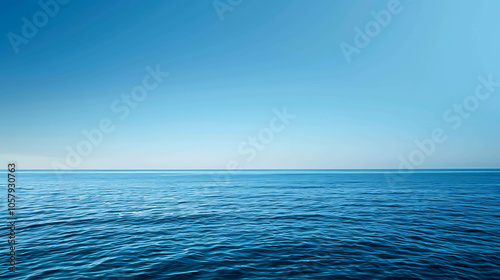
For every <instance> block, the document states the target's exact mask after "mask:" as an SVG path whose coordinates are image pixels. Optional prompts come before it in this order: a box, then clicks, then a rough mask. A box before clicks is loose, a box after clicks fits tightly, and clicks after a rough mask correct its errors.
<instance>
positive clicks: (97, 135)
mask: <svg viewBox="0 0 500 280" xmlns="http://www.w3.org/2000/svg"><path fill="white" fill-rule="evenodd" d="M145 70H146V72H147V73H148V74H146V75H145V76H144V77H143V78H142V83H141V84H140V85H137V86H135V87H133V88H132V90H131V91H130V94H122V95H121V96H120V98H117V99H115V100H113V102H112V103H111V104H110V109H111V112H112V113H114V114H116V117H117V118H118V119H119V120H121V121H123V120H125V119H126V118H127V117H128V116H129V115H130V112H131V111H132V109H135V108H137V107H138V106H139V104H140V103H141V102H143V101H144V100H145V99H146V98H147V96H148V93H149V92H150V91H153V90H155V89H156V88H157V87H158V86H159V85H160V84H161V83H162V82H163V80H164V79H165V78H166V77H168V75H170V74H169V73H168V72H162V71H161V70H160V65H156V69H153V68H151V67H150V66H147V67H146V68H145ZM115 123H116V122H114V121H113V120H112V118H102V119H101V121H100V122H99V124H98V126H97V127H96V128H93V129H91V130H86V129H84V130H82V136H83V137H82V138H83V139H82V140H80V141H79V142H78V143H76V145H74V146H69V145H68V146H66V156H65V158H64V159H65V161H64V163H61V162H59V161H54V162H53V163H52V169H53V170H54V171H56V172H61V171H64V170H69V169H71V168H76V167H78V166H79V165H80V164H81V163H82V161H83V160H84V159H85V158H86V157H88V156H89V155H90V154H91V153H92V152H93V151H94V149H95V148H96V147H98V146H99V145H101V143H102V142H103V141H104V138H105V136H106V135H107V134H110V133H112V132H113V131H115V129H116V125H115Z"/></svg>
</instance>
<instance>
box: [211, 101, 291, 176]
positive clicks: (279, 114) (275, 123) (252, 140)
mask: <svg viewBox="0 0 500 280" xmlns="http://www.w3.org/2000/svg"><path fill="white" fill-rule="evenodd" d="M273 114H274V116H273V117H272V118H271V119H270V120H269V124H268V126H267V127H264V128H262V129H260V130H259V132H257V134H254V135H250V136H248V137H247V139H245V140H243V141H241V143H240V144H239V145H238V148H237V149H236V150H237V152H238V156H239V157H242V159H239V160H238V159H232V160H229V161H228V162H227V163H226V168H225V170H224V171H220V172H215V173H214V174H213V176H214V177H216V178H215V180H216V181H217V182H218V183H225V184H227V183H229V182H230V181H231V180H230V176H231V174H236V173H238V172H239V171H238V170H240V169H241V167H242V165H243V164H244V163H250V162H252V161H254V160H255V159H256V158H257V155H258V153H259V152H261V151H263V150H264V149H266V147H267V145H269V144H270V143H271V142H273V141H274V138H275V136H276V135H277V134H278V133H282V132H283V131H284V130H285V129H286V127H287V126H288V125H290V123H291V121H292V120H293V119H295V118H296V117H297V116H296V115H293V114H290V113H288V111H287V108H286V107H283V109H281V110H278V109H273Z"/></svg>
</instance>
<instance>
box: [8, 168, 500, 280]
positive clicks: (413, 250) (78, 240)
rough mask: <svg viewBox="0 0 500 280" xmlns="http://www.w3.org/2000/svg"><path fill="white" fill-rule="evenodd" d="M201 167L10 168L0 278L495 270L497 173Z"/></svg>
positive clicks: (417, 274)
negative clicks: (223, 174) (14, 198)
mask: <svg viewBox="0 0 500 280" xmlns="http://www.w3.org/2000/svg"><path fill="white" fill-rule="evenodd" d="M215 178H216V177H214V175H213V174H212V172H210V171H198V172H189V171H182V172H173V171H170V172H104V173H103V172H74V173H67V174H64V175H62V176H56V175H54V174H52V173H43V172H24V173H19V174H18V184H19V186H18V191H17V195H18V205H19V207H20V209H19V211H18V218H19V219H18V222H17V223H18V235H17V239H18V242H19V244H18V246H17V254H18V265H17V268H18V272H17V274H16V275H17V277H12V274H9V273H8V272H7V267H8V266H7V263H6V260H7V252H8V251H7V242H6V240H7V237H6V236H7V234H4V235H3V236H4V238H2V239H3V240H4V241H2V243H3V245H0V246H2V247H1V248H2V252H4V253H2V256H4V257H3V258H5V261H4V260H2V261H0V262H1V263H2V264H3V266H4V268H2V272H1V275H0V278H2V279H7V278H9V277H11V278H12V279H50V280H52V279H65V280H66V279H129V280H132V279H134V280H138V279H500V172H498V171H497V172H466V171H455V172H418V173H415V174H406V175H405V177H404V178H403V180H401V181H400V182H398V183H397V184H395V185H392V186H391V185H388V184H387V181H386V178H385V175H384V173H381V172H367V173H361V172H354V171H352V172H351V171H350V172H334V171H245V172H241V173H240V174H232V175H231V176H230V177H229V181H228V182H220V181H217V180H215ZM217 178H219V177H217ZM5 181H6V180H5ZM2 190H4V192H5V183H3V184H2ZM2 196H3V195H2ZM5 204H6V203H5ZM5 204H4V206H1V207H2V208H3V209H5V208H6V205H5ZM5 212H6V210H2V212H1V213H2V216H1V218H2V221H6V216H7V215H6V214H5ZM4 233H6V231H4Z"/></svg>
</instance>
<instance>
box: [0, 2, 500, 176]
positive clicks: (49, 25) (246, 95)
mask: <svg viewBox="0 0 500 280" xmlns="http://www.w3.org/2000/svg"><path fill="white" fill-rule="evenodd" d="M41 2H42V3H49V2H50V3H52V4H51V5H48V6H46V7H45V8H46V9H49V12H52V16H47V22H46V23H43V22H42V23H41V24H40V22H38V23H39V27H37V26H34V25H33V26H34V27H35V28H36V29H37V30H36V32H34V31H33V30H30V28H29V26H28V27H23V26H24V25H26V21H25V20H24V17H25V18H26V20H27V21H28V25H32V24H33V20H34V19H33V16H34V15H38V16H39V17H36V16H35V20H38V21H41V20H42V21H43V19H44V18H43V15H42V14H43V13H44V8H43V7H41V6H40V5H39V4H38V1H23V2H16V1H3V2H2V3H1V4H0V5H1V6H2V9H1V10H0V13H1V14H2V16H1V19H0V21H1V22H2V25H1V27H0V28H1V32H0V33H1V34H3V36H4V37H3V39H2V40H0V52H1V57H2V62H1V64H0V94H1V98H2V99H1V100H2V110H1V112H2V117H1V118H0V164H2V165H4V166H6V162H7V161H16V162H18V164H19V166H20V168H25V169H28V168H29V169H51V168H53V167H54V166H65V167H68V168H71V169H198V168H207V169H224V168H227V167H228V165H229V166H235V165H237V166H238V167H240V168H243V169H252V168H285V169H286V168H311V169H315V168H333V169H335V168H398V167H400V165H401V163H402V161H405V160H407V161H409V162H411V161H412V159H411V157H412V156H414V158H413V161H414V162H415V161H420V160H421V162H419V164H418V166H417V165H416V166H415V167H418V168H500V145H499V143H500V126H499V117H500V110H499V109H500V84H498V85H497V81H498V82H500V63H499V62H500V52H499V50H500V36H499V35H500V17H498V11H499V10H500V1H431V0H425V1H409V0H401V1H399V4H398V3H397V2H398V1H395V0H390V1H360V0H357V1H329V0H315V1H306V0H297V1H291V0H290V1H285V0H276V1H266V0H243V1H241V3H240V4H238V1H228V0H220V2H216V1H213V0H206V1H182V0H173V1H120V2H118V1H77V0H71V1H69V2H68V3H67V4H64V5H63V4H56V5H53V3H57V2H53V1H50V0H49V1H46V0H42V1H41ZM214 3H216V4H217V5H218V8H219V9H223V8H224V7H226V8H228V7H229V10H227V11H223V10H219V14H218V11H217V9H216V7H214ZM230 3H235V4H237V5H234V6H233V7H230V6H224V5H230ZM391 5H392V6H391ZM389 6H390V7H392V9H394V10H395V11H396V12H394V11H393V12H389V14H390V15H391V18H390V19H387V18H385V21H384V18H383V15H386V13H384V12H381V11H387V10H388V9H390V8H388V7H389ZM47 7H48V8H47ZM56 7H57V10H55V9H56ZM221 11H223V12H221ZM40 12H41V13H40ZM37 13H38V14H37ZM221 13H222V14H221ZM377 15H379V16H381V15H382V16H381V18H379V20H382V21H383V22H382V23H383V24H384V25H385V26H381V25H380V24H379V23H376V24H375V25H377V26H378V27H379V28H380V29H379V31H378V32H377V34H375V35H373V36H371V37H370V36H368V35H366V34H364V35H359V33H358V31H357V30H358V29H357V28H359V30H362V31H364V33H366V28H368V29H369V28H371V27H373V26H375V25H374V21H375V20H376V19H375V17H377ZM221 19H223V20H221ZM33 26H31V27H33ZM23 32H24V33H25V34H24V35H23ZM30 32H31V33H30ZM368 32H369V31H368ZM9 34H10V35H9ZM12 34H15V35H12ZM26 35H28V36H26ZM360 36H368V38H369V39H368V40H369V42H361V41H362V39H363V38H362V37H360ZM28 37H29V38H28ZM358 37H360V38H361V39H359V38H358ZM20 38H21V39H20ZM356 39H359V40H358V41H357V43H358V45H356ZM365 39H366V38H365ZM342 43H345V44H344V46H345V45H346V44H348V45H349V46H352V48H355V47H356V52H353V53H352V54H351V55H350V56H349V57H348V59H346V56H345V55H344V53H343V51H342V49H341V46H342V45H341V44H342ZM360 43H364V44H365V45H360ZM351 50H353V49H351ZM16 51H17V52H16ZM157 68H158V69H159V70H158V69H157ZM155 72H156V74H153V77H150V76H151V75H152V74H151V73H155ZM163 72H168V73H169V74H168V76H167V75H166V74H162V73H163ZM148 75H150V76H148ZM480 77H482V78H480ZM488 80H490V81H489V82H488ZM138 86H139V87H138ZM140 87H142V89H144V88H149V89H146V92H147V93H146V94H145V95H144V94H143V93H140V90H141V88H140ZM478 87H479V89H478ZM477 89H478V90H477ZM134 90H135V93H136V94H143V95H142V96H139V95H136V96H138V97H137V99H135V100H134V99H133V98H132V99H126V97H124V96H125V95H128V96H130V95H131V92H132V91H134ZM475 94H476V95H475ZM478 96H479V97H481V98H479V97H478ZM464 102H465V104H464ZM457 104H462V105H461V106H462V108H461V109H458V108H459V107H457V106H458V105H457ZM285 108H286V109H285ZM467 108H469V109H467ZM284 110H285V111H286V112H284ZM460 110H461V111H460ZM287 114H288V115H289V117H288V118H287V117H286V115H287ZM292 115H293V116H292ZM103 128H104V129H103ZM96 129H101V130H102V129H103V130H107V132H102V135H103V136H102V139H101V138H100V137H97V138H94V139H93V141H94V143H92V141H91V140H92V139H91V140H88V139H87V138H88V137H87V136H85V133H84V132H83V131H84V130H85V131H88V132H92V131H94V132H95V130H96ZM436 129H440V130H441V132H442V133H441V134H444V136H443V135H441V137H440V139H446V140H443V141H441V143H436V142H434V144H433V145H434V147H433V148H432V149H431V150H430V151H421V153H422V154H423V155H424V157H423V158H422V159H421V158H418V157H419V156H420V155H417V153H419V152H418V151H419V150H422V149H423V148H419V146H418V145H417V144H416V143H415V141H420V142H422V141H424V139H428V138H432V136H433V133H434V132H435V130H436ZM111 130H112V131H111ZM94 136H95V135H94ZM249 137H250V138H249ZM90 138H92V137H90ZM252 139H253V140H252ZM82 143H83V144H82ZM426 143H429V142H426ZM89 147H90V148H89ZM427 147H429V146H427ZM78 149H80V152H78ZM424 150H425V148H424ZM415 151H417V152H415ZM75 153H76V155H75ZM402 158H403V160H402ZM417 158H418V160H417Z"/></svg>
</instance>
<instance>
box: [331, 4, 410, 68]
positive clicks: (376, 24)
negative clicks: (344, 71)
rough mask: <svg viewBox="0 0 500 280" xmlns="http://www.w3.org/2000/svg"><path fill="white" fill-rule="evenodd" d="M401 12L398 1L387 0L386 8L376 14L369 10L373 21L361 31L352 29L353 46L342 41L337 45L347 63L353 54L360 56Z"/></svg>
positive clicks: (357, 28) (401, 8)
mask: <svg viewBox="0 0 500 280" xmlns="http://www.w3.org/2000/svg"><path fill="white" fill-rule="evenodd" d="M410 1H411V0H410ZM402 10H403V7H402V6H401V3H400V1H399V0H389V1H388V2H387V6H386V8H385V9H382V10H380V11H378V12H377V11H374V10H371V11H370V14H371V16H372V17H373V20H370V21H368V22H367V23H366V24H365V26H364V27H363V28H362V29H361V28H359V27H358V26H356V27H354V32H355V34H354V38H353V44H349V43H346V42H345V41H342V42H341V43H340V45H339V47H340V50H341V51H342V54H343V55H344V57H345V59H346V61H347V63H351V61H352V58H351V57H352V55H353V54H360V53H361V50H363V49H364V48H366V47H368V45H370V43H371V41H372V40H373V39H374V38H375V37H377V36H378V35H379V34H380V32H382V29H383V28H385V27H387V26H388V25H389V24H390V23H391V21H392V18H393V17H394V16H395V15H397V14H399V13H401V11H402Z"/></svg>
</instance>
